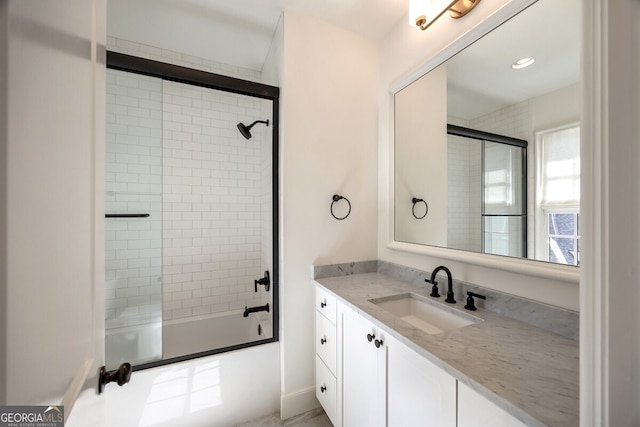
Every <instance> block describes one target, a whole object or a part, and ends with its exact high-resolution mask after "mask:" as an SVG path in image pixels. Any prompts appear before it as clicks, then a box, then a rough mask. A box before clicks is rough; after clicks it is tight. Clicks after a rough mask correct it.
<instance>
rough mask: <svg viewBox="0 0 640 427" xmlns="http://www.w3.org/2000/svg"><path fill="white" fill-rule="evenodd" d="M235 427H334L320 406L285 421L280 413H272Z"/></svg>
mask: <svg viewBox="0 0 640 427" xmlns="http://www.w3.org/2000/svg"><path fill="white" fill-rule="evenodd" d="M235 427H333V424H331V421H329V418H328V417H327V415H326V414H325V413H324V411H323V410H322V409H320V408H318V409H315V410H313V411H309V412H307V413H305V414H302V415H298V416H297V417H293V418H290V419H288V420H284V421H282V420H281V419H280V414H271V415H267V416H265V417H260V418H257V419H255V420H251V421H247V422H246V423H242V424H237V425H236V426H235Z"/></svg>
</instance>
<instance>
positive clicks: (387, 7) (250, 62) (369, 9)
mask: <svg viewBox="0 0 640 427" xmlns="http://www.w3.org/2000/svg"><path fill="white" fill-rule="evenodd" d="M408 3H409V0H108V3H107V5H108V16H107V33H108V34H109V35H110V36H113V37H117V38H121V39H125V40H132V41H135V42H138V43H143V44H148V45H151V46H162V47H164V48H166V49H170V50H175V51H178V52H184V53H187V54H190V55H193V56H197V57H200V58H207V59H211V60H215V61H218V62H222V63H225V64H231V65H235V66H239V67H244V68H249V69H252V70H258V71H260V70H261V69H262V65H263V64H264V61H265V58H266V56H267V54H268V52H269V47H270V45H271V40H272V39H273V35H274V33H275V29H276V25H277V24H278V21H279V19H280V16H281V14H282V11H283V10H284V9H285V8H290V9H293V10H296V11H299V12H301V13H304V14H307V15H310V16H313V17H316V18H318V19H320V20H323V21H326V22H329V23H332V24H334V25H336V26H339V27H342V28H345V29H347V30H349V31H351V32H354V33H356V34H360V35H362V36H363V37H366V38H368V39H370V40H374V41H377V40H379V39H380V38H382V37H383V36H384V35H386V34H387V33H388V32H389V31H390V30H391V28H392V27H394V26H395V25H396V24H397V22H398V21H399V20H401V19H406V18H405V16H406V15H407V13H408Z"/></svg>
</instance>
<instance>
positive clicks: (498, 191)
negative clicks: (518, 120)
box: [482, 141, 526, 257]
mask: <svg viewBox="0 0 640 427" xmlns="http://www.w3.org/2000/svg"><path fill="white" fill-rule="evenodd" d="M482 144H483V150H482V165H483V167H482V169H483V174H482V185H483V201H482V208H483V209H482V221H483V222H482V228H483V239H482V246H483V248H482V249H483V252H485V253H490V254H495V255H506V256H514V257H526V235H525V233H526V196H525V191H526V190H525V185H526V182H525V176H526V174H525V160H524V159H525V157H524V155H523V150H524V148H522V147H516V146H512V145H507V144H501V143H496V142H490V141H483V143H482Z"/></svg>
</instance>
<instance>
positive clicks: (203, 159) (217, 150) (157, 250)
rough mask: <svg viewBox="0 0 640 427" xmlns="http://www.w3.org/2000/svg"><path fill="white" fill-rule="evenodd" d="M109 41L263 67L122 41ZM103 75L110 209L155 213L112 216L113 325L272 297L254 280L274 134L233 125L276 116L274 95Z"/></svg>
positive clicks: (233, 70)
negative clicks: (245, 133) (246, 134)
mask: <svg viewBox="0 0 640 427" xmlns="http://www.w3.org/2000/svg"><path fill="white" fill-rule="evenodd" d="M109 49H110V50H113V51H119V52H122V53H127V54H131V55H136V56H141V57H146V58H150V59H155V60H160V61H164V62H170V63H174V64H177V65H183V66H189V67H191V68H198V69H202V70H205V71H212V72H216V73H218V74H225V75H229V76H233V77H240V78H244V79H247V80H254V81H255V80H259V76H260V73H259V72H257V71H253V70H245V69H240V68H239V67H231V66H226V65H224V64H219V63H214V62H212V61H207V60H203V59H199V58H193V57H190V56H186V55H182V54H179V53H176V52H170V51H166V50H162V49H157V48H153V47H150V46H145V45H140V44H137V43H132V42H128V41H124V40H120V39H114V38H109ZM107 78H108V94H107V103H108V105H107V165H106V190H107V194H106V211H107V212H108V213H116V212H117V213H123V212H128V213H130V212H138V211H140V212H143V211H144V212H148V213H150V217H149V218H136V219H107V220H106V238H107V241H106V256H107V260H106V264H107V265H106V267H107V271H106V284H105V286H106V315H107V328H108V329H110V328H116V327H121V326H133V325H139V324H144V323H153V322H157V321H160V319H164V320H175V319H185V318H188V317H192V316H206V315H216V314H219V313H223V312H227V311H233V310H237V309H244V307H245V306H252V305H258V303H261V302H260V301H261V299H262V300H265V299H268V298H267V297H266V296H265V295H263V294H264V292H259V293H258V294H256V293H254V289H253V281H254V280H255V279H256V278H258V277H261V276H262V271H263V270H265V269H269V266H270V265H271V253H270V252H271V251H270V249H271V246H270V245H271V242H272V240H271V236H270V234H271V233H270V231H271V225H272V220H271V206H272V202H271V185H270V180H271V165H270V163H271V144H270V143H268V142H266V144H267V145H266V146H265V141H270V138H269V135H270V132H269V131H268V130H267V128H266V127H264V126H260V125H259V126H256V127H254V128H253V129H252V133H253V135H254V136H253V138H252V139H251V140H249V141H247V140H245V139H244V138H243V137H242V136H241V135H240V134H239V132H238V130H237V128H236V124H237V123H238V122H240V121H242V122H244V123H251V122H253V121H254V120H258V119H260V120H264V119H266V118H270V115H271V103H270V102H268V101H265V100H260V99H257V98H252V97H246V96H241V95H235V94H228V93H225V92H220V91H214V90H211V89H205V88H193V87H190V86H188V85H184V84H180V83H174V82H164V83H163V82H161V81H160V80H157V79H153V78H149V77H145V76H138V75H132V74H128V73H124V72H121V71H115V70H108V76H107ZM264 165H267V166H266V167H265V166H264ZM266 225H268V227H265V226H266ZM264 248H266V249H268V251H267V252H265V250H263V249H264ZM262 303H264V302H262ZM262 303H261V304H262Z"/></svg>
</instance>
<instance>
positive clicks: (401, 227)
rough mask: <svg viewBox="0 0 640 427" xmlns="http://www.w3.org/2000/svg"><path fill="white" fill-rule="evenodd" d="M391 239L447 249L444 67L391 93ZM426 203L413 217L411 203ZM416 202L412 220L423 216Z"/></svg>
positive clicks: (445, 85) (445, 84)
mask: <svg viewBox="0 0 640 427" xmlns="http://www.w3.org/2000/svg"><path fill="white" fill-rule="evenodd" d="M394 105H395V113H394V117H395V122H394V129H395V130H394V141H395V144H396V145H397V146H398V147H401V148H400V149H399V150H396V151H395V156H394V164H395V165H396V173H395V174H394V200H395V203H394V205H395V215H396V218H397V221H396V227H395V238H396V240H399V241H402V242H422V243H424V244H430V245H436V246H447V222H448V221H447V206H448V197H447V196H448V192H447V67H438V69H436V70H434V71H433V72H432V73H429V75H427V76H423V77H422V78H420V79H418V80H416V81H415V82H413V83H412V84H411V87H407V88H405V89H404V90H402V91H400V92H398V93H397V94H396V95H395V100H394ZM414 197H416V198H419V199H423V200H425V201H426V202H427V204H428V205H429V210H428V212H427V216H426V217H424V218H422V219H416V218H415V217H414V214H413V203H412V202H411V201H412V199H413V198H414ZM424 212H425V210H424V205H423V204H422V203H419V204H418V205H417V206H416V209H415V213H416V215H415V216H418V217H420V216H422V213H424Z"/></svg>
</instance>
